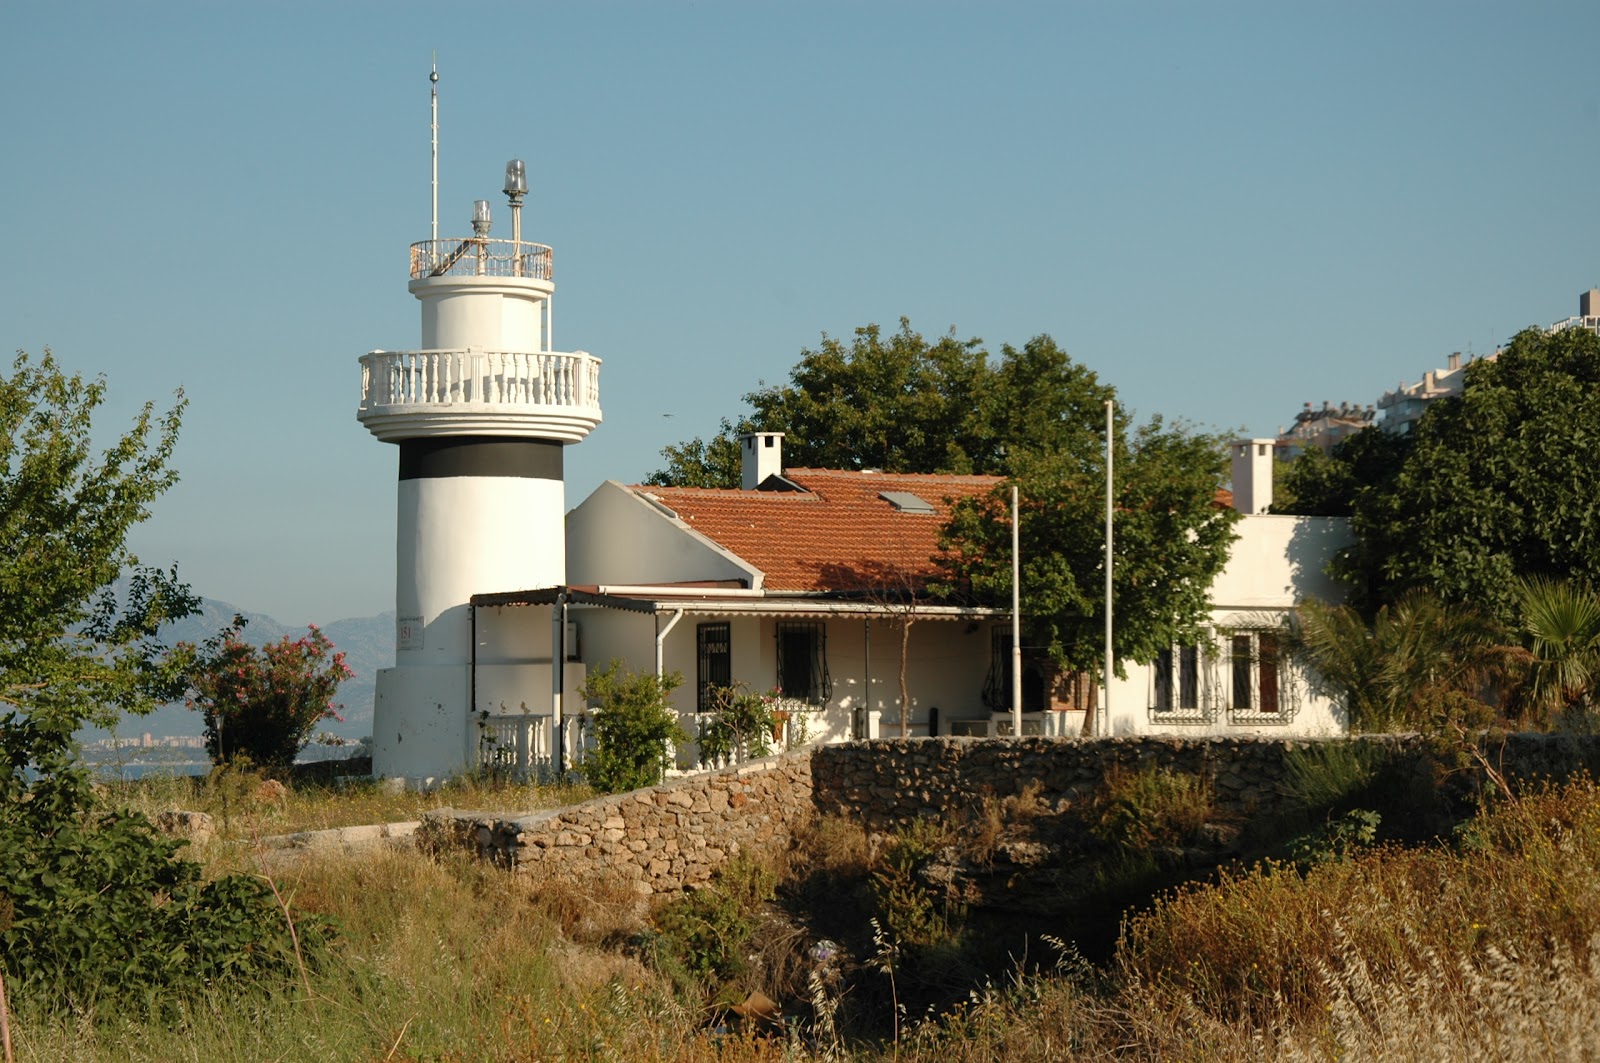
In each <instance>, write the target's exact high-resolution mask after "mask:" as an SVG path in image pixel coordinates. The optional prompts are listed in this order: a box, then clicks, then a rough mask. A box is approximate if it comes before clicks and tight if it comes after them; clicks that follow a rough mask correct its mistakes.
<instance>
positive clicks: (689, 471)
mask: <svg viewBox="0 0 1600 1063" xmlns="http://www.w3.org/2000/svg"><path fill="white" fill-rule="evenodd" d="M747 397H748V396H747ZM752 431H755V423H754V422H753V421H751V420H750V419H749V418H748V417H746V418H743V419H741V420H740V421H739V423H738V424H732V423H730V422H729V420H728V419H727V418H726V417H724V418H723V419H722V428H721V429H720V430H719V431H718V432H717V434H716V435H714V436H712V437H711V438H710V439H709V440H705V439H701V438H700V437H698V436H696V437H695V438H694V439H691V440H689V441H688V442H687V443H678V444H675V445H671V446H667V447H663V448H662V450H661V456H662V457H663V458H666V459H667V467H666V468H665V469H659V470H657V471H656V472H653V473H651V474H650V476H649V477H648V478H647V479H646V480H645V482H646V483H650V484H655V485H656V486H658V487H738V486H739V485H740V483H741V477H742V475H743V472H742V469H743V466H742V460H743V459H742V457H741V455H740V453H739V437H740V436H741V435H744V434H745V433H747V432H752Z"/></svg>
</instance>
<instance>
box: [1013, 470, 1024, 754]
mask: <svg viewBox="0 0 1600 1063" xmlns="http://www.w3.org/2000/svg"><path fill="white" fill-rule="evenodd" d="M1021 543H1022V534H1021V530H1020V525H1019V522H1018V516H1017V485H1016V484H1012V485H1011V737H1012V738H1021V737H1022V564H1021V556H1022V551H1021Z"/></svg>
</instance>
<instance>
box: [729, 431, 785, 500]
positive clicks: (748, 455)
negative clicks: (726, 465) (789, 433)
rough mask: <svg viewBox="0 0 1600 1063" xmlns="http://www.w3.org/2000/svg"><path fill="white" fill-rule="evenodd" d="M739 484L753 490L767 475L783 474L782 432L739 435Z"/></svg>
mask: <svg viewBox="0 0 1600 1063" xmlns="http://www.w3.org/2000/svg"><path fill="white" fill-rule="evenodd" d="M739 458H740V470H739V471H740V476H739V486H740V487H741V488H742V489H744V490H746V491H754V490H755V489H756V488H758V487H760V486H761V485H762V484H763V483H765V482H766V480H767V477H769V476H782V475H783V433H782V432H750V433H747V434H746V435H742V436H740V437H739Z"/></svg>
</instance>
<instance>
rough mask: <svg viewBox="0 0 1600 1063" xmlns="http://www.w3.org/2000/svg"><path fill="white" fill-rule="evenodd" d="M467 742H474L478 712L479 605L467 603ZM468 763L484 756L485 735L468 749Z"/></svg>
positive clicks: (480, 736) (469, 743)
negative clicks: (475, 747) (468, 646)
mask: <svg viewBox="0 0 1600 1063" xmlns="http://www.w3.org/2000/svg"><path fill="white" fill-rule="evenodd" d="M467 633H468V634H467V641H468V642H470V643H471V648H470V649H469V650H468V651H467V743H468V745H469V746H470V745H471V743H472V718H473V717H474V716H475V715H477V712H478V607H477V606H475V605H473V604H472V603H471V602H468V603H467ZM466 752H467V763H469V764H477V763H478V760H479V758H480V757H482V756H483V736H482V735H481V734H480V735H479V736H478V748H477V749H475V750H474V749H468V750H467V751H466Z"/></svg>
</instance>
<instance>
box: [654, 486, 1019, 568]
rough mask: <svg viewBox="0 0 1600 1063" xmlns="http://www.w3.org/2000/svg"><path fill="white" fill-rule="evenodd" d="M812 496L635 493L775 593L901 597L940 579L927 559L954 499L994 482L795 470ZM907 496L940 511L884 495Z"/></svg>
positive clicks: (683, 490)
mask: <svg viewBox="0 0 1600 1063" xmlns="http://www.w3.org/2000/svg"><path fill="white" fill-rule="evenodd" d="M783 475H784V477H785V478H786V479H788V480H790V481H792V482H794V483H796V484H799V485H800V486H801V487H804V488H805V489H806V490H805V491H804V492H800V491H734V490H716V489H709V488H696V487H638V486H635V487H634V488H633V490H635V491H639V492H642V493H646V494H649V495H651V496H653V497H655V498H657V499H660V501H661V502H662V504H664V505H666V506H667V507H668V508H669V509H671V510H672V511H673V512H674V513H676V514H677V515H678V516H679V518H681V519H682V520H683V521H684V523H686V524H688V525H689V527H691V528H693V529H695V530H696V531H698V532H699V533H700V534H702V535H704V536H705V537H706V538H708V539H710V540H711V541H712V542H715V543H716V544H718V545H719V546H721V547H722V548H723V549H725V550H727V551H729V552H730V553H732V554H735V555H736V556H738V557H739V558H741V559H743V560H744V561H746V562H748V563H750V564H751V565H754V566H755V567H756V568H758V569H760V570H761V571H762V572H763V573H764V574H765V576H766V583H765V586H766V589H767V590H769V591H871V590H883V589H889V590H891V591H892V590H898V589H902V588H903V586H904V584H905V583H906V582H907V581H909V582H910V583H911V584H912V585H913V586H914V587H920V586H921V585H922V584H923V583H924V582H926V581H927V580H928V579H929V578H930V577H932V576H933V575H934V573H935V571H936V570H935V568H934V566H933V563H932V561H931V560H930V558H932V556H933V555H934V553H936V552H937V550H938V545H939V531H940V529H941V528H942V527H943V526H944V523H945V521H947V520H948V519H949V516H950V506H949V504H948V502H947V501H946V500H947V499H957V498H965V497H968V496H971V495H981V494H984V493H986V492H988V491H989V490H991V489H992V488H994V487H995V485H997V484H999V483H1000V478H999V477H997V476H938V475H913V474H907V473H879V472H843V471H839V470H834V469H788V470H785V472H784V474H783ZM885 491H904V492H906V493H908V494H912V495H916V496H917V497H918V498H920V499H922V500H923V501H924V502H927V503H928V504H929V505H930V506H931V507H932V508H933V512H932V513H931V514H928V513H911V512H902V511H900V510H898V509H896V508H895V507H894V506H893V505H891V504H890V503H889V502H886V501H884V500H883V499H882V498H880V497H878V496H879V494H880V493H881V492H885Z"/></svg>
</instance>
